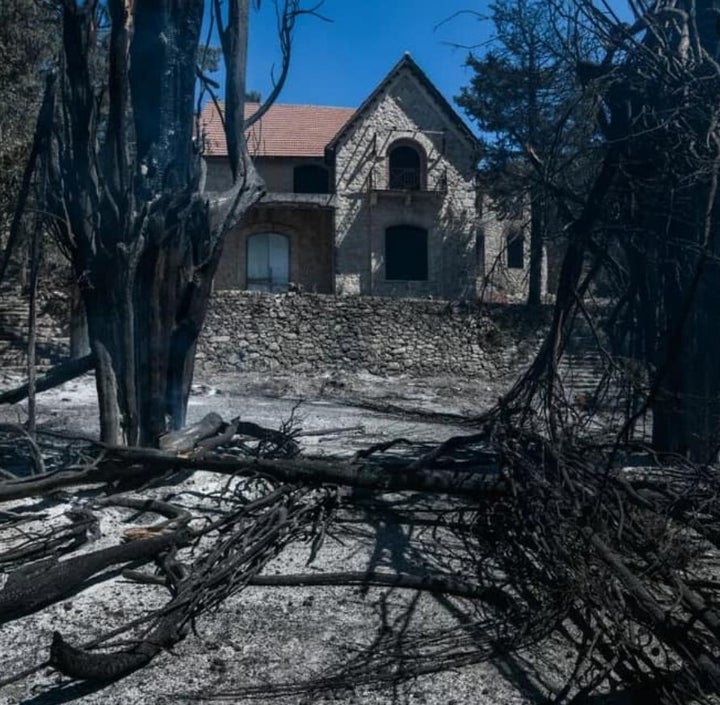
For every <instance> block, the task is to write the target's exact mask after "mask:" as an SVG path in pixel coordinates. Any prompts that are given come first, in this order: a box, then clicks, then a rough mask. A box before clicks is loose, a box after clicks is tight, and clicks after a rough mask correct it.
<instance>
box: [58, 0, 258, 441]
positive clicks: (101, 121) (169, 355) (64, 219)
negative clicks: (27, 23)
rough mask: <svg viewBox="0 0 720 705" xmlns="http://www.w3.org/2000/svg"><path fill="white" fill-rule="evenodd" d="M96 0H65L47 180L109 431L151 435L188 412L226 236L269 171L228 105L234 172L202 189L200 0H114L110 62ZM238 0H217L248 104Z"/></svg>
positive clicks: (140, 437) (116, 435) (244, 19)
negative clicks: (225, 5)
mask: <svg viewBox="0 0 720 705" xmlns="http://www.w3.org/2000/svg"><path fill="white" fill-rule="evenodd" d="M98 6H99V3H98V2H88V3H80V2H68V3H65V5H64V9H63V17H62V21H63V55H62V61H61V65H62V69H63V70H62V75H61V100H60V109H59V110H58V111H57V113H56V122H57V129H56V131H55V134H56V141H55V144H54V145H53V149H52V150H51V151H49V152H48V153H47V154H46V161H47V166H48V173H49V180H48V184H47V185H46V189H45V192H46V194H47V201H48V210H50V211H51V212H53V213H54V214H57V215H58V218H57V219H56V220H55V228H56V233H57V235H58V237H59V239H60V240H61V242H62V244H63V245H64V247H65V249H66V250H67V251H69V252H70V253H71V257H72V265H73V269H74V272H75V276H76V279H77V282H78V285H79V287H80V292H81V297H82V302H83V304H84V307H85V311H86V314H87V325H88V334H89V343H90V347H91V350H92V353H93V355H94V358H95V361H96V379H97V390H98V396H99V402H100V421H101V434H102V438H103V440H105V441H108V442H111V443H130V444H143V445H152V444H154V443H155V442H156V440H157V438H158V437H159V436H160V435H161V434H162V433H164V432H166V431H167V430H168V428H179V427H180V426H182V425H183V423H184V420H185V408H186V404H187V398H188V394H189V390H190V385H191V382H192V375H193V364H194V353H195V344H196V341H197V337H198V334H199V333H200V330H201V328H202V325H203V321H204V318H205V313H206V309H207V304H208V299H209V296H210V292H211V288H212V279H213V276H214V273H215V269H216V267H217V263H218V260H219V257H220V253H221V250H222V242H223V238H224V235H225V233H226V232H227V231H228V230H229V228H231V227H232V226H233V225H234V224H235V223H236V222H238V220H239V219H240V218H241V217H242V215H243V213H244V212H245V211H246V210H247V209H248V208H249V207H250V206H251V205H252V204H253V203H254V202H255V201H256V200H257V199H258V198H259V197H260V195H261V194H262V182H261V181H260V179H259V177H258V176H257V174H256V172H255V170H254V168H253V165H252V162H251V161H250V159H249V157H248V155H247V150H246V149H245V143H244V138H243V124H242V117H240V119H239V120H238V118H237V116H236V115H233V116H230V115H229V116H228V118H227V120H226V129H227V131H228V145H229V146H232V148H233V151H232V152H231V154H232V155H233V163H232V167H233V175H234V185H233V186H232V188H231V189H230V190H229V191H228V192H227V193H224V194H220V195H217V197H214V198H212V199H211V198H209V197H208V196H207V195H204V194H202V193H201V192H200V188H201V187H200V183H201V154H200V149H199V146H198V145H199V140H198V139H197V138H198V136H197V135H195V134H194V129H195V128H194V115H195V103H194V101H195V81H196V71H197V58H198V43H199V36H200V30H201V25H202V21H203V12H204V7H205V2H204V1H203V0H188V1H184V2H179V1H178V0H162V2H150V1H149V0H138V1H137V2H134V3H130V2H127V1H126V0H110V2H109V3H108V7H107V9H108V12H109V16H110V23H111V24H110V33H109V37H108V38H107V47H108V49H107V51H108V55H107V57H106V62H105V63H106V66H107V68H106V69H103V68H102V65H103V61H102V59H103V57H102V56H101V55H100V54H99V52H100V50H101V47H102V46H103V43H102V42H101V41H100V38H99V37H98V9H99V8H98ZM229 6H230V10H229V14H228V20H227V22H226V23H224V24H223V22H222V18H221V17H220V7H219V3H215V5H214V10H215V12H216V13H217V21H218V23H219V24H220V32H221V37H222V39H223V49H224V52H225V58H226V62H227V64H228V70H227V86H226V92H227V95H228V96H230V95H232V96H234V97H233V99H232V101H230V103H231V104H232V105H235V103H237V105H235V109H234V111H233V112H238V110H239V114H240V116H242V102H243V96H244V75H245V62H246V58H245V57H246V46H247V30H248V13H249V0H231V2H230V3H229ZM233 101H234V102H233ZM238 105H239V108H238Z"/></svg>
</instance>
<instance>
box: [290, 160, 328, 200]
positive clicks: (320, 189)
mask: <svg viewBox="0 0 720 705" xmlns="http://www.w3.org/2000/svg"><path fill="white" fill-rule="evenodd" d="M293 191H294V192H295V193H330V183H329V178H328V170H327V169H326V168H325V167H323V166H320V165H319V164H303V165H301V166H296V167H295V169H294V170H293Z"/></svg>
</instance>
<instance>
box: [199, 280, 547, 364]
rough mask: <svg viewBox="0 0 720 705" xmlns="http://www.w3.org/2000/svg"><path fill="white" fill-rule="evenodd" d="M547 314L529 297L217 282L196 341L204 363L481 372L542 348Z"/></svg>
mask: <svg viewBox="0 0 720 705" xmlns="http://www.w3.org/2000/svg"><path fill="white" fill-rule="evenodd" d="M544 318H545V316H543V315H540V316H538V315H535V316H534V317H533V318H532V319H528V317H527V315H526V313H525V311H524V309H523V308H522V307H512V306H495V307H487V306H485V307H482V308H470V307H457V306H456V307H453V306H451V305H449V304H448V303H447V302H444V301H434V300H422V299H391V298H381V297H363V296H347V297H343V296H332V295H323V294H305V293H303V294H295V293H289V294H275V295H272V294H258V293H249V292H240V291H220V292H217V293H216V294H215V295H214V296H213V298H212V301H211V303H210V309H209V312H208V317H207V320H206V324H205V330H204V332H203V335H202V337H201V340H200V344H199V347H198V364H199V365H201V366H202V367H203V368H204V369H206V370H216V371H231V370H240V371H261V370H273V369H282V370H283V371H291V372H299V373H302V372H306V373H307V372H325V371H331V370H338V369H343V370H347V371H353V372H361V371H367V372H370V373H373V374H378V375H390V376H392V375H400V374H407V375H411V376H435V375H444V374H451V375H453V374H454V375H462V376H466V377H480V376H488V375H495V374H503V373H505V372H507V371H509V370H510V369H511V368H513V367H514V366H515V365H516V364H517V363H518V362H520V361H522V360H523V359H525V358H528V357H529V355H530V354H531V352H532V350H534V349H535V348H536V345H537V342H538V340H539V336H540V334H541V329H542V327H543V320H544Z"/></svg>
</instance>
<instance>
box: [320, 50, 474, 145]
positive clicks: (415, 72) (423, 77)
mask: <svg viewBox="0 0 720 705" xmlns="http://www.w3.org/2000/svg"><path fill="white" fill-rule="evenodd" d="M404 71H407V72H409V73H410V74H411V75H412V76H413V77H414V78H415V79H416V80H417V81H418V82H419V83H420V85H421V86H422V87H423V88H424V89H425V91H427V93H428V94H429V95H430V97H431V98H432V99H433V100H434V101H435V103H436V104H437V106H438V107H439V108H440V110H441V112H442V113H443V114H444V115H445V116H446V118H447V119H448V121H449V122H451V123H452V125H453V126H454V127H455V128H456V129H457V131H458V132H459V133H460V135H461V136H462V137H463V138H465V139H466V140H467V141H468V143H469V144H470V145H471V146H472V147H473V148H477V147H478V146H479V140H478V139H477V137H476V136H475V135H474V134H473V132H472V131H471V130H470V128H469V127H468V126H467V125H466V124H465V122H463V120H462V119H461V118H460V116H459V115H458V114H457V112H455V110H454V109H453V107H452V106H451V105H450V103H448V101H447V99H446V98H445V96H443V94H442V93H440V91H439V90H438V89H437V88H436V87H435V84H434V83H433V82H432V81H431V80H430V79H429V78H428V76H427V74H426V73H425V72H424V71H423V70H422V69H421V68H420V66H418V64H417V62H416V61H415V60H414V59H413V58H412V56H411V55H410V53H409V52H405V54H404V55H403V57H402V59H400V61H398V62H397V63H396V64H395V66H393V67H392V68H391V69H390V71H389V72H388V74H387V75H386V76H385V78H383V80H382V81H380V83H379V84H378V85H377V87H376V88H375V90H373V92H372V93H371V94H370V95H369V96H368V97H367V98H366V99H365V100H364V101H363V103H362V105H360V107H359V108H358V109H357V110H356V111H355V113H354V114H353V115H352V117H351V118H350V119H349V120H347V121H346V122H345V124H343V125H342V126H341V128H340V129H339V130H338V132H337V134H336V135H334V136H333V138H332V140H331V141H330V142H329V143H328V149H330V150H334V149H335V148H336V147H337V145H338V144H339V143H340V142H341V141H342V140H343V139H344V138H345V136H346V135H347V134H348V133H349V132H350V130H352V128H353V127H354V126H355V124H357V122H358V121H359V120H360V119H361V118H362V117H363V116H364V115H365V113H367V112H368V111H369V110H370V109H371V107H372V105H373V104H374V103H375V101H376V100H377V99H378V98H379V97H380V96H381V95H382V94H383V93H384V91H385V90H386V89H387V88H388V87H389V86H390V84H391V83H392V82H393V81H394V80H395V79H396V78H397V77H398V76H399V75H400V74H401V73H403V72H404Z"/></svg>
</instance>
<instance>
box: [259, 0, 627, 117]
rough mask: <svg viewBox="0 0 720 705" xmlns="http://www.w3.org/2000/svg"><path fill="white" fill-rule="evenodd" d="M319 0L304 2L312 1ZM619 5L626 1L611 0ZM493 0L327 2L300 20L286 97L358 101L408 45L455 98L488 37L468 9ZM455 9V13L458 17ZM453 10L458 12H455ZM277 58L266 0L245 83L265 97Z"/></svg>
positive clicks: (489, 30)
mask: <svg viewBox="0 0 720 705" xmlns="http://www.w3.org/2000/svg"><path fill="white" fill-rule="evenodd" d="M313 2H314V0H306V4H307V5H311V4H313ZM610 3H611V4H612V5H614V6H616V7H620V6H626V2H625V0H610ZM488 4H489V0H440V2H438V1H437V0H325V3H324V5H323V6H322V8H321V12H322V14H323V15H325V16H326V17H328V18H329V19H330V20H331V21H330V22H324V21H322V20H319V19H317V18H313V17H303V18H301V19H300V21H298V24H297V26H296V32H295V42H294V46H293V61H292V65H291V68H290V74H289V77H288V81H287V83H286V86H285V89H284V91H283V93H282V95H281V96H280V102H283V103H311V104H315V105H336V106H343V107H357V106H358V105H359V104H360V103H361V102H362V101H363V100H364V99H365V98H366V97H367V96H368V94H369V93H370V92H371V91H372V90H373V88H374V87H375V86H376V85H377V84H378V82H379V81H380V80H381V79H382V78H383V77H384V76H385V74H386V73H387V72H388V71H389V70H390V68H391V67H392V66H393V64H395V62H397V61H398V60H399V59H400V57H401V56H402V54H403V52H405V51H409V52H410V53H411V54H412V56H413V57H414V58H415V60H416V61H417V62H418V63H419V64H420V66H421V67H422V68H423V69H424V70H425V72H426V73H427V74H428V76H429V77H430V79H431V80H432V81H433V82H434V83H435V85H436V86H437V87H438V88H439V89H440V91H441V92H442V93H443V95H445V97H446V98H447V99H448V100H449V101H450V102H451V103H453V102H454V101H453V98H454V97H455V96H456V95H458V93H459V92H460V89H461V87H462V86H464V85H466V84H467V83H468V82H469V80H470V77H471V73H470V71H469V70H468V69H466V68H465V67H464V60H465V57H466V56H467V53H468V49H467V48H459V47H458V46H454V45H461V46H463V47H468V46H477V45H480V44H483V43H485V42H487V41H488V39H489V38H490V37H491V36H492V27H491V24H490V22H488V21H481V20H479V19H478V18H477V17H476V16H473V15H470V14H457V13H463V11H467V10H473V11H475V12H478V13H484V12H487V6H488ZM454 15H456V16H454ZM453 16H454V17H453ZM279 64H280V53H279V49H278V42H277V32H276V19H275V9H274V5H273V2H272V0H262V8H261V10H259V11H256V10H254V11H253V14H252V17H251V25H250V46H249V66H248V76H247V87H248V89H250V90H258V91H260V93H261V94H262V96H263V97H265V96H267V95H268V93H269V92H270V90H271V87H272V83H271V79H270V75H271V70H272V68H273V65H275V67H276V69H277V67H279Z"/></svg>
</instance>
